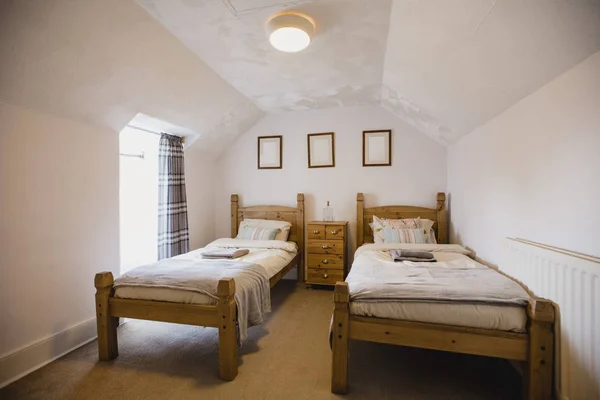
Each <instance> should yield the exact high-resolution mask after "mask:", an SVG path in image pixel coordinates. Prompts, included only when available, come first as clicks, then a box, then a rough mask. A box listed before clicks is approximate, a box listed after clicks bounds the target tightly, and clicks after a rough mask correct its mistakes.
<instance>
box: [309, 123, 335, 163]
mask: <svg viewBox="0 0 600 400" xmlns="http://www.w3.org/2000/svg"><path fill="white" fill-rule="evenodd" d="M307 140H308V168H330V167H335V134H334V133H333V132H324V133H309V134H308V135H307Z"/></svg>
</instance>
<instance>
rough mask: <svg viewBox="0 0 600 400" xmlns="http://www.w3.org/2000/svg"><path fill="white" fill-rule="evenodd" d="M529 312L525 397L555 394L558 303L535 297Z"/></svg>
mask: <svg viewBox="0 0 600 400" xmlns="http://www.w3.org/2000/svg"><path fill="white" fill-rule="evenodd" d="M527 314H528V315H529V326H528V328H529V355H528V360H527V366H526V368H525V381H524V383H525V384H524V385H523V389H524V396H523V398H524V399H529V400H548V399H551V398H552V378H553V375H554V331H553V328H554V327H553V325H554V305H553V304H552V302H551V301H549V300H545V299H540V298H537V297H532V298H531V299H529V305H528V307H527Z"/></svg>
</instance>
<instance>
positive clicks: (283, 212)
mask: <svg viewBox="0 0 600 400" xmlns="http://www.w3.org/2000/svg"><path fill="white" fill-rule="evenodd" d="M239 200H240V198H239V196H238V195H237V194H232V195H231V237H232V238H234V237H236V236H237V234H238V228H239V226H240V222H242V221H243V220H244V219H245V218H254V219H272V220H276V221H287V222H289V223H291V224H292V227H291V228H290V236H289V238H288V241H290V242H296V243H297V244H298V250H299V252H300V254H303V252H304V193H298V195H297V196H296V207H295V208H294V207H286V206H250V207H240V204H239Z"/></svg>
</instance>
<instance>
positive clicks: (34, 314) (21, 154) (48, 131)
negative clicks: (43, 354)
mask: <svg viewBox="0 0 600 400" xmlns="http://www.w3.org/2000/svg"><path fill="white" fill-rule="evenodd" d="M118 154H119V141H118V135H117V134H116V133H114V132H111V131H108V130H105V129H101V128H97V127H92V126H89V125H85V124H81V123H77V122H73V121H69V120H66V119H62V118H57V117H54V116H50V115H47V114H42V113H38V112H34V111H30V110H26V109H23V108H19V107H15V106H11V105H7V104H4V103H0V188H1V191H2V201H1V208H0V237H1V238H2V240H0V273H1V277H0V304H2V306H1V308H0V309H1V314H0V316H1V317H0V320H1V322H2V323H1V326H2V329H0V364H2V363H1V361H2V359H3V357H4V356H6V355H8V354H10V353H13V352H15V351H17V350H19V349H23V348H25V347H26V346H30V345H32V344H35V343H37V342H39V341H40V340H42V339H45V338H48V337H50V336H52V335H55V334H57V333H59V332H62V331H64V330H66V329H68V328H73V327H77V326H78V325H81V324H84V323H85V322H86V321H89V320H90V319H93V318H94V315H95V311H94V310H95V306H94V292H95V289H94V284H93V282H94V274H95V273H96V272H99V271H112V272H113V273H115V275H116V273H117V272H118V271H119V215H118V213H119V185H118V179H119V174H118V167H119V158H118V157H119V156H118ZM55 345H56V343H55ZM57 347H60V346H57ZM50 350H51V351H50V353H52V352H58V353H60V352H61V349H60V348H54V349H52V348H51V349H50ZM64 350H66V349H63V350H62V351H64ZM58 353H56V354H58ZM47 356H48V358H50V357H51V356H52V354H47ZM0 366H3V367H5V366H4V364H2V365H0ZM8 367H12V366H11V365H9V366H8ZM8 367H7V368H8ZM29 367H31V366H29ZM0 369H4V368H0ZM10 372H12V370H11V371H8V370H7V369H4V370H3V371H2V373H0V385H1V384H2V381H3V380H4V379H6V378H7V376H6V375H5V374H7V373H10ZM21 372H22V371H21Z"/></svg>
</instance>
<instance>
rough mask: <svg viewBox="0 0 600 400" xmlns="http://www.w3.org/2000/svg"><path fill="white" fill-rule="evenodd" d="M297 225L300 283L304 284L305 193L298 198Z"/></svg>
mask: <svg viewBox="0 0 600 400" xmlns="http://www.w3.org/2000/svg"><path fill="white" fill-rule="evenodd" d="M296 203H297V204H296V207H297V208H298V214H297V215H296V224H297V225H298V233H297V235H298V251H299V253H300V259H299V260H298V282H304V272H305V271H304V193H298V196H296Z"/></svg>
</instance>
